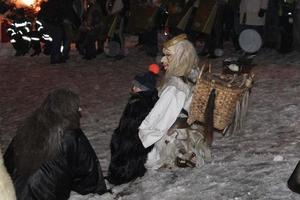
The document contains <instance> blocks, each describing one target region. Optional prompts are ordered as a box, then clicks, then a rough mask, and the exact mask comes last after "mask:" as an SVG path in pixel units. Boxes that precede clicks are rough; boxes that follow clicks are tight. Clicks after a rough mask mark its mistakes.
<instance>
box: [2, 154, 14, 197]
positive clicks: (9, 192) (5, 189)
mask: <svg viewBox="0 0 300 200" xmlns="http://www.w3.org/2000/svg"><path fill="white" fill-rule="evenodd" d="M0 194H1V195H0V200H16V199H17V198H16V194H15V188H14V185H13V182H12V181H11V178H10V176H9V174H8V173H7V170H6V167H5V166H4V161H3V156H2V152H1V149H0Z"/></svg>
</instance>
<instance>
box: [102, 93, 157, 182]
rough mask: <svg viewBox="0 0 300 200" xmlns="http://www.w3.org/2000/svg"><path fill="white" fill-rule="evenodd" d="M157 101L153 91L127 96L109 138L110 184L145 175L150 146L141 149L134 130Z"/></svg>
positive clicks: (136, 129)
mask: <svg viewBox="0 0 300 200" xmlns="http://www.w3.org/2000/svg"><path fill="white" fill-rule="evenodd" d="M157 100H158V95H157V90H155V91H143V92H138V93H135V94H132V95H131V97H130V99H129V101H128V103H127V105H126V107H125V110H124V111H123V114H122V117H121V119H120V122H119V126H118V127H117V129H116V130H115V131H114V133H113V135H112V138H111V143H110V149H111V161H110V165H109V169H108V177H107V179H108V181H109V182H110V183H112V184H115V185H119V184H123V183H127V182H129V181H131V180H134V179H136V178H137V177H141V176H143V175H144V174H145V172H146V168H145V166H144V164H145V162H146V160H147V154H148V153H149V152H150V151H151V149H152V147H153V146H150V147H148V148H144V146H143V144H142V143H141V141H140V139H139V136H138V131H139V130H138V127H139V126H140V124H141V123H142V121H143V120H144V119H145V117H146V116H147V115H148V113H149V112H150V111H151V109H152V108H153V106H154V104H155V103H156V101H157Z"/></svg>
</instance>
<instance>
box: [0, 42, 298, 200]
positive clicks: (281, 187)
mask: <svg viewBox="0 0 300 200" xmlns="http://www.w3.org/2000/svg"><path fill="white" fill-rule="evenodd" d="M153 62H155V60H154V59H153V58H150V57H147V56H146V55H145V54H144V52H143V51H141V49H140V48H136V49H133V50H132V51H131V53H130V55H129V56H128V57H126V58H124V59H122V60H117V61H116V60H113V59H109V58H106V57H105V56H103V55H101V56H98V57H97V58H96V59H95V60H92V61H85V60H82V59H81V58H80V57H79V56H77V54H76V52H72V55H71V58H70V61H69V62H68V63H65V64H61V65H50V64H49V58H48V57H46V56H39V57H34V58H31V57H29V56H26V57H20V58H19V57H18V58H16V57H14V56H13V51H12V49H10V48H6V49H5V48H4V47H3V46H2V47H1V50H0V144H1V148H2V149H5V148H6V147H7V145H8V143H9V141H10V140H11V138H12V137H13V135H14V134H15V131H16V127H17V125H18V124H19V123H20V122H21V121H22V120H23V119H24V118H26V117H27V116H28V115H29V114H30V113H31V112H32V111H33V110H34V109H35V108H36V107H37V106H38V105H39V104H40V103H41V102H42V101H43V99H44V98H45V97H46V95H47V94H48V92H49V91H51V90H52V89H54V88H59V87H68V88H71V89H72V90H74V91H75V92H77V93H78V94H79V95H80V98H81V104H82V106H81V107H82V108H83V117H82V128H83V130H84V132H85V133H86V134H87V136H88V138H89V139H90V141H91V143H92V145H93V147H94V148H95V150H96V153H97V155H98V157H99V159H100V163H101V165H102V168H103V171H104V173H106V169H107V167H108V163H109V159H110V158H109V156H110V151H109V141H110V137H111V134H112V132H113V130H114V128H115V127H116V125H117V123H118V120H119V118H120V116H121V113H122V110H123V108H124V105H125V103H126V102H127V97H128V92H129V88H130V84H131V80H132V78H133V76H134V75H135V74H136V73H138V72H141V71H145V70H146V69H147V66H148V65H149V64H150V63H153ZM214 63H215V66H220V64H221V59H217V60H214ZM255 63H256V64H257V65H256V67H255V68H254V72H255V74H256V79H255V84H254V87H253V90H252V94H251V96H250V100H249V111H248V116H247V120H246V123H245V127H244V129H243V130H242V131H241V132H239V133H238V134H237V135H233V136H230V137H222V136H221V135H220V134H215V140H214V144H213V148H212V153H213V160H212V162H211V163H207V164H205V165H204V166H203V167H202V168H201V169H178V170H174V171H169V170H162V171H149V172H147V174H146V175H145V176H144V177H143V178H140V179H137V180H136V181H134V182H132V183H129V184H124V185H121V186H118V187H115V188H114V195H108V194H106V195H102V196H97V195H87V196H80V195H78V194H75V193H73V194H72V197H71V199H72V200H83V199H94V200H96V199H97V200H98V199H99V200H102V199H119V200H136V199H137V200H199V199H201V200H230V199H231V200H258V199H259V200H296V199H300V195H297V194H294V193H292V192H291V191H290V190H289V189H288V188H287V187H286V181H287V179H288V177H289V176H290V174H291V172H292V170H293V169H294V167H295V165H296V163H297V162H298V160H300V154H299V152H300V145H299V141H300V54H299V53H297V52H293V53H290V54H288V55H279V54H277V53H276V52H274V51H272V50H262V51H261V52H260V54H259V55H258V56H257V58H256V59H255Z"/></svg>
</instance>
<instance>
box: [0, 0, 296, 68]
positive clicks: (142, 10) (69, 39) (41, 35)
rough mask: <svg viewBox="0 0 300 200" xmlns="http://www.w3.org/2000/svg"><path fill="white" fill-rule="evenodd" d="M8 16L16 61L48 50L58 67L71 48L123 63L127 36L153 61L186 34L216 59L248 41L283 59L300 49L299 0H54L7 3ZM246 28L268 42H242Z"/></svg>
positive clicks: (4, 6) (4, 15)
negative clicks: (169, 41)
mask: <svg viewBox="0 0 300 200" xmlns="http://www.w3.org/2000/svg"><path fill="white" fill-rule="evenodd" d="M0 12H1V13H2V14H1V16H2V21H4V22H5V23H6V26H5V27H6V28H7V34H8V36H9V39H10V42H11V44H12V45H13V47H14V48H15V50H16V53H15V55H16V56H22V55H26V54H28V53H29V52H30V55H31V56H36V55H39V54H40V53H41V52H43V53H44V54H46V55H50V62H51V63H53V64H55V63H62V62H66V61H67V60H68V59H69V52H70V48H71V44H75V46H76V49H77V50H78V53H79V54H80V55H82V58H83V59H87V60H90V59H93V58H95V57H96V56H97V55H98V54H100V53H103V52H104V53H105V54H106V55H107V56H109V57H114V58H116V59H121V58H123V57H124V56H126V55H127V54H128V49H127V48H128V45H126V44H127V43H126V36H127V35H135V36H137V38H138V41H137V42H136V44H141V45H143V47H144V49H145V51H146V53H147V55H149V56H157V55H160V54H162V52H161V50H162V48H161V45H162V43H163V42H164V41H166V40H167V39H169V38H171V37H173V36H176V35H178V34H181V33H186V34H187V35H188V38H189V40H190V41H191V42H192V43H193V44H194V45H195V47H196V49H197V52H198V55H200V56H208V57H210V58H216V57H219V56H222V55H223V52H224V49H223V48H224V46H223V44H224V42H226V41H230V42H232V45H233V47H234V49H235V50H237V51H238V50H240V49H241V45H240V43H241V42H242V43H243V44H245V43H246V44H245V45H246V46H247V43H259V42H261V43H262V45H264V46H266V47H271V48H275V49H277V50H278V51H279V52H282V53H286V52H290V51H292V50H293V49H295V48H299V46H300V45H299V43H300V42H299V41H300V30H299V29H300V1H298V0H273V1H269V0H251V1H250V0H214V1H208V2H204V1H201V0H137V1H132V0H106V1H101V0H67V1H64V2H62V1H59V0H48V1H41V2H40V4H39V8H38V9H35V10H33V9H32V7H31V8H30V7H27V8H26V7H21V8H17V6H15V5H14V4H6V3H5V2H2V3H1V6H0ZM245 29H251V30H254V31H256V32H257V33H258V34H259V36H260V40H261V41H251V40H250V39H248V40H245V39H243V38H242V39H241V38H240V37H239V36H240V34H241V32H242V31H243V30H245ZM246 36H247V35H246ZM249 38H250V36H249ZM241 40H244V41H241ZM248 45H250V44H248ZM243 50H244V49H243Z"/></svg>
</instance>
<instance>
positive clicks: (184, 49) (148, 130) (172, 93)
mask: <svg viewBox="0 0 300 200" xmlns="http://www.w3.org/2000/svg"><path fill="white" fill-rule="evenodd" d="M163 53H164V55H165V56H164V57H162V60H161V62H162V63H163V66H164V69H165V70H166V73H165V77H164V84H163V86H162V87H161V89H160V91H159V94H160V96H159V100H158V101H157V103H156V104H155V105H154V107H153V109H152V110H151V112H150V113H149V114H148V115H147V117H146V118H145V120H143V122H142V123H141V125H140V127H139V138H140V140H141V142H142V144H143V146H144V147H145V148H148V147H150V146H153V145H154V147H153V149H152V150H151V152H150V153H149V154H148V158H147V162H146V164H145V166H146V167H147V168H151V169H159V168H162V167H163V168H165V167H167V168H172V167H175V166H177V167H196V166H197V167H199V166H201V165H202V164H203V161H204V159H209V157H210V151H209V149H208V148H207V145H206V142H205V137H204V134H203V133H202V132H201V131H200V127H198V126H197V125H196V124H195V125H194V124H193V125H192V126H189V125H188V124H187V123H186V119H187V116H188V113H189V110H190V103H191V101H192V95H193V90H194V87H195V84H196V81H197V78H198V76H199V73H200V70H199V67H198V65H199V60H198V56H197V53H196V50H195V48H194V46H193V44H192V43H191V42H190V41H188V39H187V36H186V35H185V34H181V35H178V36H176V37H174V38H172V39H170V40H168V41H166V42H165V43H164V45H163Z"/></svg>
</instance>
